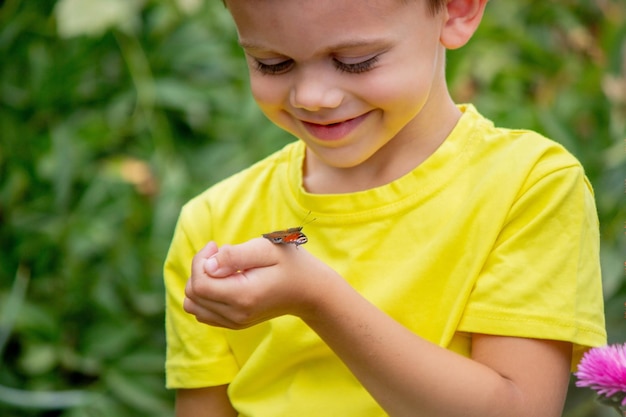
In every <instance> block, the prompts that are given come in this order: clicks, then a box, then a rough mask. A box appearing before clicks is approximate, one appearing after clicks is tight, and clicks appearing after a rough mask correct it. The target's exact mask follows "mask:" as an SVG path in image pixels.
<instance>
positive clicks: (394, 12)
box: [228, 0, 421, 50]
mask: <svg viewBox="0 0 626 417" xmlns="http://www.w3.org/2000/svg"><path fill="white" fill-rule="evenodd" d="M416 3H417V2H410V3H407V2H400V1H398V0H229V1H228V8H229V10H230V12H231V14H232V16H233V19H234V21H235V24H236V26H237V31H238V33H239V39H240V42H241V43H242V44H243V45H255V46H262V47H267V48H268V49H272V48H270V47H271V46H272V45H281V47H286V48H287V49H295V50H302V49H303V48H305V49H306V48H313V47H314V46H315V47H316V48H320V47H324V46H328V45H332V44H349V43H350V42H357V43H358V42H360V41H362V40H367V39H369V38H372V37H376V38H380V37H385V36H387V34H388V33H398V34H399V33H401V32H402V30H403V24H406V22H411V25H413V24H419V22H418V21H414V20H411V21H407V19H406V14H407V13H414V12H419V10H418V7H417V6H416ZM417 14H421V13H417ZM403 16H404V18H403ZM416 17H417V16H416Z"/></svg>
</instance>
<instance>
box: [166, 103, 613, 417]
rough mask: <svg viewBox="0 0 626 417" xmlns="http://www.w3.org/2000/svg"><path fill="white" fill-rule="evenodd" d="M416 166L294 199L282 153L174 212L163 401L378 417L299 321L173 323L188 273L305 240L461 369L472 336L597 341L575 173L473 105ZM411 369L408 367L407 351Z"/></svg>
mask: <svg viewBox="0 0 626 417" xmlns="http://www.w3.org/2000/svg"><path fill="white" fill-rule="evenodd" d="M460 108H461V110H462V111H463V112H464V114H463V116H462V117H461V119H460V121H459V123H458V124H457V126H456V127H455V129H454V130H453V131H452V133H451V134H450V136H449V137H448V138H447V139H446V140H445V141H444V143H443V144H442V145H441V146H440V147H439V149H437V151H436V152H435V153H434V154H433V155H431V156H430V157H429V158H428V159H427V160H426V161H425V162H424V163H422V164H421V165H420V166H418V167H417V168H416V169H414V170H413V171H412V172H410V173H409V174H407V175H405V176H403V177H402V178H400V179H398V180H396V181H394V182H392V183H390V184H387V185H384V186H381V187H378V188H375V189H371V190H367V191H363V192H357V193H350V194H336V195H319V194H310V193H307V192H306V191H305V190H304V189H303V187H302V185H301V184H302V163H303V158H304V153H305V152H304V151H305V147H304V145H303V144H302V143H301V142H296V143H293V144H290V145H288V146H287V147H285V148H284V149H282V150H280V151H278V152H277V153H275V154H274V155H272V156H270V157H268V158H266V159H265V160H263V161H261V162H259V163H257V164H255V165H254V166H252V167H250V168H248V169H246V170H245V171H243V172H241V173H239V174H237V175H235V176H233V177H231V178H228V179H226V180H225V181H222V182H221V183H219V184H217V185H215V186H213V187H211V188H210V189H208V190H207V191H206V192H204V193H203V194H201V195H199V196H198V197H196V198H195V199H193V200H192V201H190V202H189V203H188V204H187V205H185V207H184V208H183V210H182V213H181V216H180V219H179V222H178V225H177V228H176V232H175V236H174V239H173V242H172V246H171V249H170V252H169V255H168V258H167V261H166V265H165V283H166V287H167V320H166V328H167V364H166V369H167V386H168V387H170V388H194V387H204V386H213V385H221V384H230V387H229V396H230V399H231V401H232V403H233V405H234V406H235V407H236V408H237V410H238V411H239V412H240V413H241V414H240V415H242V416H263V417H265V416H272V417H279V416H289V417H293V416H298V417H306V416H315V417H318V416H325V417H327V416H342V417H345V416H359V417H369V416H372V417H373V416H384V415H385V413H384V412H383V411H382V409H381V408H380V407H379V406H378V405H377V404H376V403H375V402H374V400H373V399H372V398H371V397H370V396H369V394H368V393H367V392H366V391H365V390H364V389H363V388H362V386H361V385H360V384H359V382H358V381H357V380H356V379H355V378H354V376H353V375H352V374H351V373H350V372H349V371H348V369H347V368H346V367H345V366H344V365H343V364H342V362H341V361H340V360H339V359H338V358H337V357H336V356H335V355H334V354H333V352H332V351H331V350H330V349H329V348H328V347H327V346H326V345H325V344H324V343H323V341H322V340H321V339H320V338H319V337H318V336H317V335H316V334H315V333H314V332H313V331H312V330H310V329H309V328H308V327H307V326H306V325H305V324H304V323H303V322H302V321H301V320H299V319H298V318H296V317H293V316H284V317H279V318H276V319H273V320H270V321H267V322H265V323H262V324H259V325H256V326H253V327H252V328H249V329H246V330H238V331H232V330H224V329H218V328H213V327H210V326H207V325H203V324H200V323H198V322H196V320H195V318H194V317H193V316H190V315H188V314H186V313H185V312H184V311H183V310H182V301H183V297H184V286H185V282H186V281H187V278H188V277H189V275H190V265H191V259H192V257H193V256H194V254H195V253H196V252H197V251H198V250H200V248H202V247H203V246H204V245H205V244H206V243H207V242H208V241H210V240H214V241H216V242H217V243H218V245H220V244H224V243H231V244H235V243H240V242H244V241H246V240H248V239H251V238H254V237H258V236H260V235H261V234H262V233H266V232H270V231H272V230H276V229H284V228H287V227H294V226H298V225H299V224H301V223H302V221H303V219H304V218H305V217H306V216H307V213H309V212H310V215H309V218H310V219H312V218H315V221H314V222H312V223H310V224H308V225H306V226H305V228H304V232H305V233H306V235H307V236H308V238H309V243H307V244H306V246H305V248H306V250H308V251H310V252H311V253H312V254H314V255H315V256H316V257H318V258H319V259H321V260H323V261H324V262H326V263H327V264H328V265H330V266H331V267H332V268H334V269H335V270H336V271H338V272H339V273H340V274H341V276H343V277H344V278H345V279H346V280H347V281H348V282H349V283H350V284H351V285H352V286H353V287H354V288H355V289H356V290H357V291H359V293H361V294H362V295H363V296H364V297H366V298H367V299H368V300H370V301H371V302H372V303H374V304H375V305H376V306H378V307H379V308H380V309H381V310H383V311H385V312H386V313H387V314H389V315H390V316H392V317H393V318H394V319H396V320H397V321H398V322H400V323H402V324H403V325H404V326H406V327H407V328H409V329H411V330H412V331H413V332H415V333H416V334H418V335H419V336H421V337H423V338H425V339H428V340H430V341H432V342H434V343H437V344H439V345H440V346H443V347H446V348H448V349H451V350H453V351H456V352H458V353H459V354H462V355H465V356H469V355H470V347H471V334H472V333H486V334H495V335H504V336H517V337H530V338H543V339H553V340H564V341H569V342H572V343H573V344H574V356H573V364H575V363H576V362H577V361H578V359H579V357H580V355H581V353H582V351H583V349H585V347H589V346H597V345H602V344H604V343H605V342H606V333H605V330H604V317H603V302H602V292H601V281H600V268H599V259H598V257H599V254H598V247H599V238H598V220H597V215H596V209H595V204H594V200H593V193H592V190H591V187H590V185H589V183H588V181H587V179H586V178H585V175H584V172H583V169H582V167H581V166H580V164H579V163H578V161H576V159H575V158H574V157H572V156H571V155H570V154H569V153H567V152H566V151H565V150H564V149H563V148H562V147H561V146H560V145H558V144H556V143H554V142H552V141H550V140H547V139H545V138H543V137H541V136H540V135H538V134H536V133H533V132H529V131H521V130H506V129H499V128H495V127H494V126H493V124H492V123H491V122H490V121H488V120H486V119H485V118H483V117H482V116H481V115H479V114H478V113H477V112H476V110H475V109H474V108H473V107H472V106H461V107H460ZM415 354H416V355H418V354H419V352H415Z"/></svg>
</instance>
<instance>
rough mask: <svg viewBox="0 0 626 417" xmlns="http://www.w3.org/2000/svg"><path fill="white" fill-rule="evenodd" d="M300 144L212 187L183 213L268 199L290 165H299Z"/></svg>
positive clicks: (283, 150) (280, 183)
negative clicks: (263, 197)
mask: <svg viewBox="0 0 626 417" xmlns="http://www.w3.org/2000/svg"><path fill="white" fill-rule="evenodd" d="M301 153H302V149H301V144H300V143H299V142H293V143H290V144H288V145H286V146H285V147H284V148H282V149H280V150H278V151H276V152H275V153H273V154H271V155H269V156H267V157H266V158H264V159H262V160H260V161H258V162H256V163H255V164H253V165H251V166H250V167H248V168H246V169H244V170H242V171H240V172H238V173H236V174H234V175H232V176H230V177H228V178H225V179H223V180H221V181H220V182H218V183H216V184H214V185H212V186H211V187H209V188H208V189H206V190H205V191H203V192H202V193H200V194H199V195H197V196H196V197H194V198H193V199H191V200H190V201H189V202H188V203H187V204H185V206H184V207H183V212H188V211H194V210H197V209H199V208H203V209H206V208H209V207H210V208H212V209H218V208H219V207H224V208H226V207H227V206H230V205H241V204H244V203H247V204H249V203H250V201H254V199H255V198H260V196H261V195H262V196H265V198H267V197H269V194H271V193H272V192H276V190H278V189H280V188H281V186H282V181H284V180H285V179H286V177H287V176H288V175H289V173H290V170H289V167H290V165H291V164H294V163H299V157H300V154H301Z"/></svg>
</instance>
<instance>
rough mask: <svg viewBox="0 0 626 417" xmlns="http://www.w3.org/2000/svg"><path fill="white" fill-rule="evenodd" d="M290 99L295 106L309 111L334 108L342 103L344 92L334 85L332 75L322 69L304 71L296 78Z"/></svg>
mask: <svg viewBox="0 0 626 417" xmlns="http://www.w3.org/2000/svg"><path fill="white" fill-rule="evenodd" d="M289 101H290V104H291V105H292V106H293V107H295V108H298V109H302V110H307V111H318V110H322V109H334V108H337V107H339V105H341V102H342V101H343V93H342V92H341V89H340V88H337V87H336V86H335V85H333V82H332V77H331V78H329V77H328V76H325V75H324V74H323V73H322V72H321V71H320V72H314V71H303V72H302V73H300V74H298V75H297V77H296V78H295V80H294V84H293V86H292V88H291V92H290V95H289Z"/></svg>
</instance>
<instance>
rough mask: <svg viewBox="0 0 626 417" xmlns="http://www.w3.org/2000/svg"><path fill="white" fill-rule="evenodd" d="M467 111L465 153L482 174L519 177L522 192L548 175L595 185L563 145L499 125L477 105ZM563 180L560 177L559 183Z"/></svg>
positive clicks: (509, 181)
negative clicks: (480, 110) (478, 108)
mask: <svg viewBox="0 0 626 417" xmlns="http://www.w3.org/2000/svg"><path fill="white" fill-rule="evenodd" d="M461 108H462V110H463V111H464V114H463V118H462V119H465V120H464V121H463V123H464V129H465V134H466V136H467V138H466V140H465V142H464V143H465V149H464V154H465V155H466V159H467V162H468V163H469V164H471V165H473V166H474V167H475V169H476V171H477V172H478V173H479V175H485V176H487V175H492V176H494V177H495V178H498V177H501V178H502V179H507V181H508V182H507V184H508V186H511V185H512V183H513V182H514V181H517V183H518V186H519V187H520V192H524V191H525V190H528V189H529V188H532V187H533V185H534V184H537V183H538V182H541V181H542V180H544V179H546V178H557V177H561V178H569V179H571V180H573V181H576V182H578V183H579V184H583V183H584V184H585V185H586V187H587V188H589V189H591V187H590V186H589V184H588V181H587V180H586V178H585V173H584V169H583V167H582V165H581V163H580V162H579V161H578V159H577V158H576V157H575V156H574V155H572V154H571V153H570V152H569V151H568V150H567V149H566V148H565V147H564V146H563V145H561V144H559V143H557V142H555V141H554V140H551V139H549V138H547V137H545V136H543V135H542V134H540V133H538V132H535V131H532V130H526V129H511V128H504V127H498V126H496V125H494V123H493V122H492V121H491V120H489V119H487V118H486V117H484V116H482V115H481V114H480V113H479V112H478V111H477V110H476V109H475V108H474V107H473V106H471V105H465V106H461ZM558 182H559V181H556V183H558Z"/></svg>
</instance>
